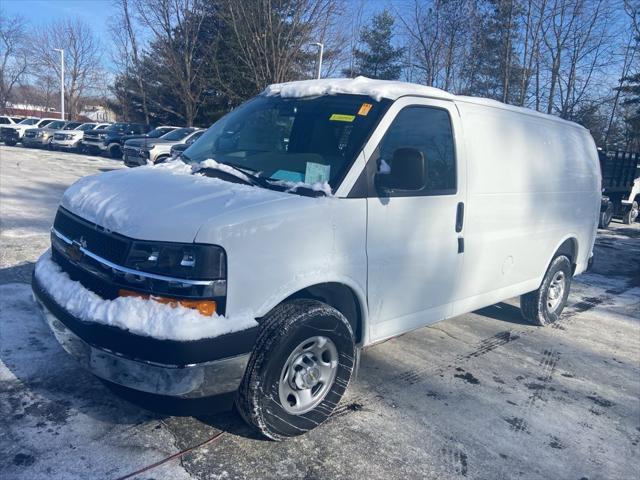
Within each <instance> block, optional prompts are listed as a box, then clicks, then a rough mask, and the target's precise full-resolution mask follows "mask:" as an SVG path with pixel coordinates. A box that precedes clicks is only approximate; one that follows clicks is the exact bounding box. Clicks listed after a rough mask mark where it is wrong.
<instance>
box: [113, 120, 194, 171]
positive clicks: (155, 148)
mask: <svg viewBox="0 0 640 480" xmlns="http://www.w3.org/2000/svg"><path fill="white" fill-rule="evenodd" d="M202 132H203V130H199V129H197V128H193V127H185V128H178V129H176V130H174V131H172V132H169V133H167V134H166V135H163V136H162V137H160V138H157V139H155V140H152V139H150V138H139V139H135V140H127V142H126V143H125V144H124V150H123V152H124V153H123V159H124V163H125V165H127V166H128V167H139V166H140V165H145V164H146V163H147V162H151V163H161V162H163V161H165V160H166V159H167V158H169V157H170V156H171V147H172V146H173V145H177V144H178V143H185V142H187V141H189V140H190V138H191V137H192V136H194V135H196V134H198V135H197V136H198V137H199V136H200V135H202ZM194 141H195V140H193V141H191V142H190V144H191V143H193V142H194Z"/></svg>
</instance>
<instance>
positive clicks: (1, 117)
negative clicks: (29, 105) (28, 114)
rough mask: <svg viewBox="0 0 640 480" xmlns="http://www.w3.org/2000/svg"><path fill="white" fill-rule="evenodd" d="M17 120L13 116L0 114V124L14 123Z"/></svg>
mask: <svg viewBox="0 0 640 480" xmlns="http://www.w3.org/2000/svg"><path fill="white" fill-rule="evenodd" d="M15 123H18V122H16V121H15V120H14V119H13V118H12V117H7V116H5V115H0V125H13V124H15Z"/></svg>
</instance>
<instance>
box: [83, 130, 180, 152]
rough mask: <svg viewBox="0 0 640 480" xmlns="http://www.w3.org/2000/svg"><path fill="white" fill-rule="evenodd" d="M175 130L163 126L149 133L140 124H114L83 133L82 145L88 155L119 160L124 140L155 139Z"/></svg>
mask: <svg viewBox="0 0 640 480" xmlns="http://www.w3.org/2000/svg"><path fill="white" fill-rule="evenodd" d="M176 128H178V127H171V126H164V127H158V128H155V129H153V130H151V131H149V127H148V126H147V125H144V124H141V123H128V122H116V123H113V124H111V125H110V126H109V127H107V128H106V129H100V130H98V129H95V130H90V131H88V132H85V135H84V140H83V143H84V144H85V146H86V147H87V150H88V152H89V153H92V154H97V153H102V152H107V153H108V154H109V156H110V157H111V158H120V157H121V156H122V147H123V145H124V142H125V141H126V140H129V139H133V138H157V137H160V136H162V135H164V134H166V133H169V132H170V131H172V130H175V129H176Z"/></svg>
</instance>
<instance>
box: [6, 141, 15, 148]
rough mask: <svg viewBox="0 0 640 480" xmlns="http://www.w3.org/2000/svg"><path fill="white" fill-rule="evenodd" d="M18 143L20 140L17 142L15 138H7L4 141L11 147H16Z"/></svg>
mask: <svg viewBox="0 0 640 480" xmlns="http://www.w3.org/2000/svg"><path fill="white" fill-rule="evenodd" d="M17 143H18V142H16V141H15V140H5V142H4V144H5V145H9V146H10V147H15V146H16V144H17Z"/></svg>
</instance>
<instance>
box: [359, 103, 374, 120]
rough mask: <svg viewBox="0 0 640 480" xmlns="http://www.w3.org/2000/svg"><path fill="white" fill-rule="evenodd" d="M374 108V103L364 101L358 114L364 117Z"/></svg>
mask: <svg viewBox="0 0 640 480" xmlns="http://www.w3.org/2000/svg"><path fill="white" fill-rule="evenodd" d="M372 108H373V105H371V104H370V103H363V104H362V105H360V110H358V115H362V116H363V117H366V116H367V115H368V114H369V112H370V111H371V109H372Z"/></svg>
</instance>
